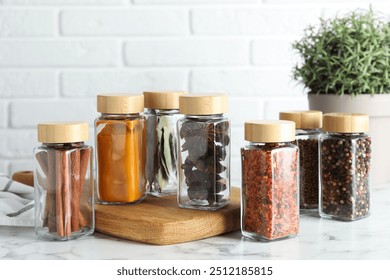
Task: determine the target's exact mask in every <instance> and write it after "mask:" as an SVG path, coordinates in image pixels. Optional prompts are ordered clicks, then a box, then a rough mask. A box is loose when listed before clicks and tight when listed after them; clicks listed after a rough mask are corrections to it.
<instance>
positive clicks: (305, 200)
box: [279, 111, 322, 211]
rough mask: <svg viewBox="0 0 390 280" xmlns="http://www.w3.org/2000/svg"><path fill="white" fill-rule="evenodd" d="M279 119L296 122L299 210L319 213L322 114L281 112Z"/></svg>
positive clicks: (319, 112) (313, 112) (316, 112)
mask: <svg viewBox="0 0 390 280" xmlns="http://www.w3.org/2000/svg"><path fill="white" fill-rule="evenodd" d="M279 119H281V120H288V121H293V122H295V128H296V135H295V136H296V140H297V144H298V148H299V208H300V209H301V211H310V210H314V209H315V210H316V211H318V191H319V176H318V171H319V162H318V142H319V138H320V135H321V133H322V131H321V128H322V112H321V111H287V112H280V113H279Z"/></svg>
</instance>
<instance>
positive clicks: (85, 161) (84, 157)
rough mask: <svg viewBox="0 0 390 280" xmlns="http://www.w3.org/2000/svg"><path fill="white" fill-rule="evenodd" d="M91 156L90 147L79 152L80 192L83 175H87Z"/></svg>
mask: <svg viewBox="0 0 390 280" xmlns="http://www.w3.org/2000/svg"><path fill="white" fill-rule="evenodd" d="M90 157H91V149H82V150H81V154H80V193H81V192H82V190H83V187H84V182H85V176H86V175H87V169H88V165H89V164H90V162H89V159H90Z"/></svg>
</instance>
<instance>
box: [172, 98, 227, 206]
mask: <svg viewBox="0 0 390 280" xmlns="http://www.w3.org/2000/svg"><path fill="white" fill-rule="evenodd" d="M179 103H180V104H179V105H180V113H183V114H185V117H184V118H183V119H181V120H179V121H178V130H179V133H180V138H179V146H180V157H179V171H180V173H179V190H178V203H179V206H180V207H182V208H191V209H200V210H216V209H219V208H221V207H223V206H225V205H227V204H228V203H229V198H230V121H229V120H228V119H227V118H226V117H224V115H223V114H224V113H226V112H227V107H228V99H227V95H225V94H193V95H182V96H180V97H179Z"/></svg>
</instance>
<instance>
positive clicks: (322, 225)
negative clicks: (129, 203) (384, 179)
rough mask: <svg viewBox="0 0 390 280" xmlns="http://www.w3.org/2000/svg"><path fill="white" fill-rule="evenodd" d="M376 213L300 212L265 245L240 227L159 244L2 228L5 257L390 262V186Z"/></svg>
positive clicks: (379, 192) (378, 196)
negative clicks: (292, 227)
mask: <svg viewBox="0 0 390 280" xmlns="http://www.w3.org/2000/svg"><path fill="white" fill-rule="evenodd" d="M371 205H372V212H371V213H372V214H371V216H370V217H368V218H366V219H362V220H359V221H355V222H339V221H333V220H325V219H321V218H319V217H315V216H310V215H301V219H300V221H301V222H300V233H299V235H298V236H297V237H295V238H292V239H286V240H281V241H275V242H268V243H261V242H254V241H249V240H247V239H244V238H242V236H241V233H240V231H235V232H231V233H228V234H225V235H222V236H217V237H212V238H208V239H204V240H199V241H195V242H189V243H183V244H177V245H168V246H156V245H148V244H142V243H136V242H131V241H127V240H123V239H118V238H113V237H110V236H107V235H103V234H101V233H95V234H94V235H92V236H90V237H85V238H83V239H77V240H72V241H67V242H58V241H57V242H54V241H53V242H49V241H42V240H37V239H36V238H35V234H34V229H33V228H31V227H5V226H0V259H16V260H19V259H23V260H27V259H39V260H46V259H72V260H78V259H88V260H95V259H99V260H106V259H115V260H120V259H139V260H145V259H182V260H184V259H219V260H220V259H269V260H286V259H304V260H312V259H322V260H327V259H340V260H345V259H353V260H357V259H363V260H368V259H386V260H390V186H380V187H376V188H375V189H374V190H373V191H372V202H371Z"/></svg>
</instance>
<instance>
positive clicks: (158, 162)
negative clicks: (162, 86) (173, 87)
mask: <svg viewBox="0 0 390 280" xmlns="http://www.w3.org/2000/svg"><path fill="white" fill-rule="evenodd" d="M181 94H183V92H144V98H145V100H144V101H145V117H146V147H147V148H146V190H147V192H148V194H151V195H154V196H165V195H176V194H177V187H178V183H179V179H178V172H177V166H178V153H179V151H178V141H179V136H178V132H177V121H178V120H179V119H181V118H183V116H184V115H182V114H180V113H179V96H180V95H181Z"/></svg>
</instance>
